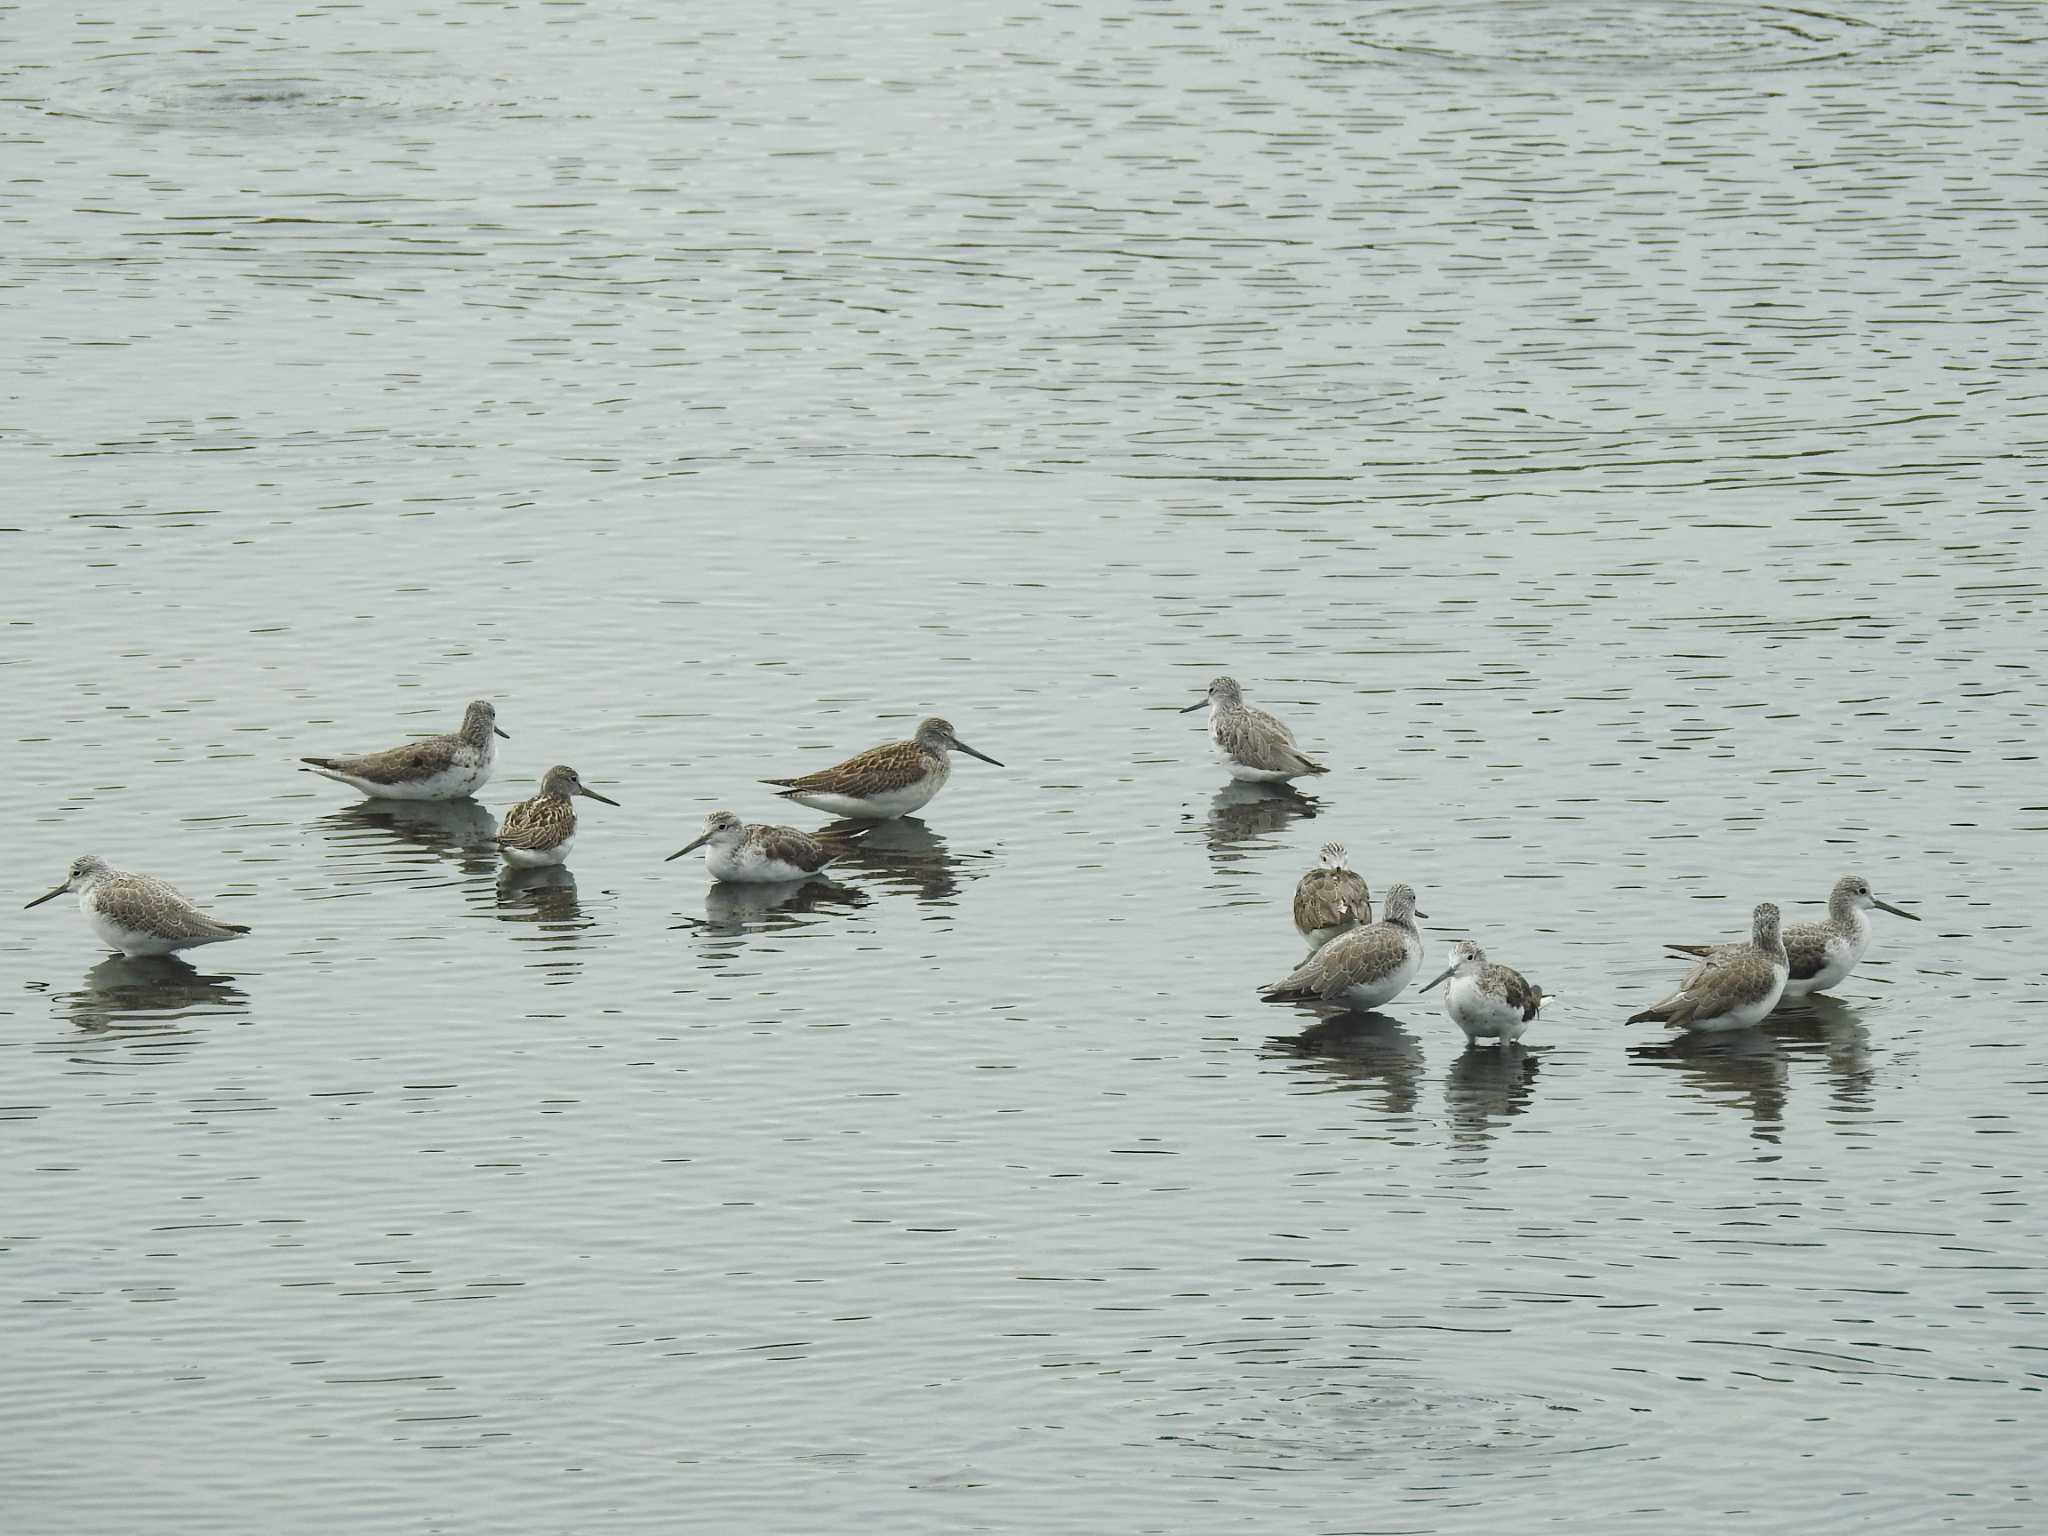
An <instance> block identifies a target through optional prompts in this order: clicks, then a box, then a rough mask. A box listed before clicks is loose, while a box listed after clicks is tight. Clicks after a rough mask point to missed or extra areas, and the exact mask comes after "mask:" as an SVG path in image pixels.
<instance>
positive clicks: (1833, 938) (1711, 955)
mask: <svg viewBox="0 0 2048 1536" xmlns="http://www.w3.org/2000/svg"><path fill="white" fill-rule="evenodd" d="M1873 909H1875V910H1876V911H1879V912H1889V913H1891V914H1892V915H1893V916H1894V917H1903V918H1907V919H1910V920H1911V921H1913V922H1916V923H1917V922H1919V921H1920V919H1919V916H1918V915H1917V914H1915V913H1912V912H1908V911H1905V910H1904V909H1903V908H1900V907H1895V906H1893V905H1892V904H1891V903H1890V902H1888V901H1879V900H1878V899H1877V896H1876V894H1875V893H1874V892H1873V891H1872V890H1871V889H1870V882H1869V881H1868V880H1865V879H1864V878H1863V877H1862V876H1861V875H1844V876H1842V877H1841V879H1839V880H1837V881H1836V882H1835V883H1834V886H1833V888H1832V889H1831V890H1830V891H1829V892H1828V915H1827V917H1826V918H1825V919H1823V920H1822V921H1820V922H1817V923H1793V924H1790V925H1789V926H1787V927H1786V929H1785V931H1784V937H1785V960H1786V964H1787V965H1788V967H1789V968H1790V969H1789V972H1788V975H1787V977H1786V981H1785V996H1786V998H1788V999H1790V998H1795V997H1805V996H1806V995H1807V994H1808V993H1811V992H1820V991H1825V990H1826V989H1827V988H1829V987H1832V986H1834V985H1835V984H1836V983H1837V982H1839V981H1841V980H1843V979H1844V978H1845V977H1847V976H1848V974H1849V973H1850V972H1851V971H1853V970H1854V969H1855V968H1856V966H1857V964H1858V963H1859V962H1860V961H1861V960H1862V959H1863V954H1864V951H1865V950H1866V949H1868V948H1869V945H1870V934H1871V924H1870V919H1869V918H1868V917H1866V916H1865V915H1864V914H1865V913H1866V912H1868V911H1871V910H1873ZM1665 947H1666V948H1667V949H1672V950H1676V951H1677V952H1678V953H1679V954H1682V955H1696V956H1699V957H1700V958H1701V961H1702V964H1710V963H1713V962H1716V961H1723V960H1727V959H1730V958H1732V957H1733V956H1735V955H1737V954H1739V953H1740V952H1741V951H1742V949H1743V948H1744V947H1745V946H1743V945H1741V944H1669V945H1666V946H1665ZM1700 974H1701V966H1694V967H1693V968H1692V969H1691V970H1690V971H1688V972H1687V973H1686V980H1685V982H1682V983H1680V985H1681V986H1684V985H1689V984H1690V983H1691V981H1692V980H1693V978H1694V977H1696V976H1698V975H1700Z"/></svg>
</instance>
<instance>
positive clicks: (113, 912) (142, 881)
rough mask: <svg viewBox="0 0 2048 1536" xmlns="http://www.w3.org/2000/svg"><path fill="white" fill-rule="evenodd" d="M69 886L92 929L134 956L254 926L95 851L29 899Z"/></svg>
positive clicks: (216, 939)
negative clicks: (216, 914) (207, 908)
mask: <svg viewBox="0 0 2048 1536" xmlns="http://www.w3.org/2000/svg"><path fill="white" fill-rule="evenodd" d="M67 891H76V892H77V893H78V910H79V912H80V914H81V915H83V916H84V918H85V920H86V922H87V923H88V924H89V925H90V926H91V927H92V930H93V932H95V933H96V934H98V935H99V936H100V938H101V939H103V940H104V941H105V942H106V943H107V944H108V945H109V946H110V947H111V948H114V949H117V950H119V951H120V952H121V953H122V954H124V955H128V956H131V957H132V956H138V955H168V954H171V953H173V952H174V951H177V950H180V949H193V948H196V947H197V946H199V945H201V944H220V943H224V942H226V941H227V940H229V939H238V938H240V937H241V936H242V935H243V934H245V933H247V932H248V931H249V930H248V928H247V927H246V926H245V925H243V924H241V923H223V922H221V921H219V920H218V919H216V918H212V917H209V916H208V915H207V914H206V913H204V912H202V911H200V910H199V908H197V907H196V906H194V905H193V904H192V903H191V901H190V900H188V899H187V898H186V897H185V895H184V894H183V893H182V892H180V891H179V890H177V888H176V887H174V886H172V885H169V884H167V883H166V882H165V881H162V880H159V879H157V878H155V877H154V876H152V875H138V874H134V873H131V872H130V871H127V870H121V869H114V868H112V867H110V866H109V865H108V864H107V862H106V860H104V859H102V858H99V857H98V856H96V855H94V854H89V853H88V854H84V855H81V856H80V857H79V858H76V859H74V860H72V862H71V868H70V870H69V871H68V872H67V874H66V876H65V880H64V883H63V884H62V885H60V886H58V887H57V888H56V889H55V890H53V891H50V892H48V893H46V894H44V895H42V896H38V897H37V898H36V899H35V900H34V901H32V902H30V903H28V905H29V906H31V907H37V906H41V905H42V904H43V903H44V902H46V901H52V900H54V899H55V898H57V897H59V896H62V895H64V894H65V893H66V892H67Z"/></svg>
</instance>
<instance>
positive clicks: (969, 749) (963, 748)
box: [953, 736, 1003, 768]
mask: <svg viewBox="0 0 2048 1536" xmlns="http://www.w3.org/2000/svg"><path fill="white" fill-rule="evenodd" d="M953 745H954V746H956V747H958V748H959V749H960V750H961V751H962V752H965V753H966V754H967V755H968V756H969V757H978V758H980V759H981V760H982V761H983V762H984V763H987V764H988V765H989V766H991V767H993V768H1000V767H1002V766H1003V765H1002V764H1001V763H999V762H997V761H996V760H995V759H994V758H992V757H990V756H989V755H988V754H987V753H986V752H977V751H975V750H974V748H972V747H970V746H969V745H967V743H966V742H964V741H962V740H960V738H959V737H957V736H956V737H954V738H953Z"/></svg>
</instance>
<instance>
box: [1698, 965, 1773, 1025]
mask: <svg viewBox="0 0 2048 1536" xmlns="http://www.w3.org/2000/svg"><path fill="white" fill-rule="evenodd" d="M1777 976H1778V985H1777V986H1775V987H1773V988H1771V990H1770V991H1768V992H1766V993H1765V994H1764V995H1763V996H1762V997H1759V998H1758V999H1757V1000H1756V1001H1755V1002H1753V1003H1744V1004H1742V1006H1741V1007H1739V1008H1731V1009H1729V1010H1728V1012H1726V1013H1717V1014H1715V1015H1714V1016H1713V1017H1712V1018H1711V1019H1694V1020H1693V1021H1692V1022H1691V1023H1690V1024H1687V1025H1684V1026H1683V1028H1684V1029H1685V1030H1686V1032H1687V1033H1688V1034H1695V1035H1719V1034H1724V1033H1726V1032H1727V1031H1728V1030H1731V1029H1752V1028H1754V1027H1755V1026H1757V1025H1758V1024H1761V1023H1763V1021H1764V1020H1765V1019H1767V1018H1769V1017H1770V1016H1771V1010H1772V1009H1774V1008H1776V1007H1777V1006H1778V1001H1779V999H1780V998H1781V997H1782V996H1783V995H1784V983H1785V973H1784V972H1783V971H1779V972H1778V973H1777Z"/></svg>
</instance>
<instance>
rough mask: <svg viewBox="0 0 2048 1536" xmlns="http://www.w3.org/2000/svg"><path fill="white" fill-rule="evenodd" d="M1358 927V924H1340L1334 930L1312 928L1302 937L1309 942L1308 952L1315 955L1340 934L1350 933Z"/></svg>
mask: <svg viewBox="0 0 2048 1536" xmlns="http://www.w3.org/2000/svg"><path fill="white" fill-rule="evenodd" d="M1357 926H1358V924H1356V923H1339V924H1337V925H1336V927H1334V928H1311V929H1309V930H1308V931H1307V932H1305V933H1303V934H1302V935H1301V936H1302V937H1303V938H1304V939H1306V940H1308V952H1309V953H1310V954H1314V953H1315V952H1316V951H1317V950H1319V949H1321V948H1322V947H1323V946H1324V945H1325V944H1327V943H1329V942H1330V940H1332V939H1334V938H1336V937H1337V935H1338V934H1340V933H1349V932H1350V931H1351V930H1352V929H1354V928H1356V927H1357Z"/></svg>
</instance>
